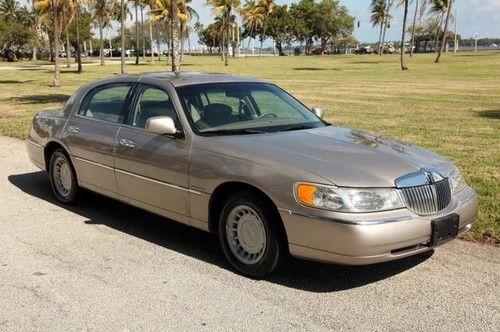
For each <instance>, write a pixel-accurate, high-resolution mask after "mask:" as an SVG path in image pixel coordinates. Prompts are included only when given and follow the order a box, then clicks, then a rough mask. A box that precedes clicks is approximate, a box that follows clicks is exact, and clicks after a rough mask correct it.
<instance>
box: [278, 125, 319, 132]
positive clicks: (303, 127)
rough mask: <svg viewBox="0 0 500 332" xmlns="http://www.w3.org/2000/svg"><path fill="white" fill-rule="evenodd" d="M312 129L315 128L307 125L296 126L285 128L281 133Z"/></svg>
mask: <svg viewBox="0 0 500 332" xmlns="http://www.w3.org/2000/svg"><path fill="white" fill-rule="evenodd" d="M313 128H316V127H311V126H307V125H298V126H293V127H288V128H285V129H283V130H282V131H294V130H304V129H313Z"/></svg>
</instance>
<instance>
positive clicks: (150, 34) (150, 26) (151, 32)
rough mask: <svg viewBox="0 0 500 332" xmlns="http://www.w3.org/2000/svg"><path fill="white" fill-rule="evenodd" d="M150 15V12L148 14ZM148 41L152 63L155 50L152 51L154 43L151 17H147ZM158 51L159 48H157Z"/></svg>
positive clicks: (152, 62)
mask: <svg viewBox="0 0 500 332" xmlns="http://www.w3.org/2000/svg"><path fill="white" fill-rule="evenodd" d="M150 16H151V14H150ZM148 21H149V43H150V44H151V45H150V46H151V47H150V49H151V64H154V63H155V52H154V49H153V45H154V38H153V22H152V21H151V17H150V18H149V20H148ZM158 52H159V50H158Z"/></svg>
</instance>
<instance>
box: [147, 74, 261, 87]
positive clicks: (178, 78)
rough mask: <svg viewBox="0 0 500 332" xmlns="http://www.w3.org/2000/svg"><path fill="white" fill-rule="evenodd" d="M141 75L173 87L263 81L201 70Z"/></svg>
mask: <svg viewBox="0 0 500 332" xmlns="http://www.w3.org/2000/svg"><path fill="white" fill-rule="evenodd" d="M142 77H145V78H152V79H158V80H165V81H168V82H170V83H171V84H172V85H173V86H175V87H180V86H186V85H194V84H206V83H231V82H234V83H236V82H261V83H263V82H264V81H261V80H258V79H255V78H251V77H245V76H238V75H229V74H219V73H202V72H180V73H178V74H175V73H173V72H154V73H145V74H143V75H142Z"/></svg>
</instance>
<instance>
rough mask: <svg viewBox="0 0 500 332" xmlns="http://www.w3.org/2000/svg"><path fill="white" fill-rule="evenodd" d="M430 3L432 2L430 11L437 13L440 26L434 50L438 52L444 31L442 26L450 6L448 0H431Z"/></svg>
mask: <svg viewBox="0 0 500 332" xmlns="http://www.w3.org/2000/svg"><path fill="white" fill-rule="evenodd" d="M429 3H430V4H431V8H430V9H429V12H430V13H431V14H434V15H436V17H437V19H438V22H439V23H438V27H437V30H436V43H435V46H434V52H437V49H438V45H439V40H440V39H439V37H440V34H441V31H442V26H443V20H444V16H445V14H446V11H447V10H446V9H447V8H448V0H430V1H429Z"/></svg>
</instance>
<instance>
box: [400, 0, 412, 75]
mask: <svg viewBox="0 0 500 332" xmlns="http://www.w3.org/2000/svg"><path fill="white" fill-rule="evenodd" d="M409 1H410V0H403V3H404V8H405V9H404V16H403V31H402V32H401V70H406V69H408V67H406V65H405V63H404V55H405V36H406V20H407V18H408V2H409Z"/></svg>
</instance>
